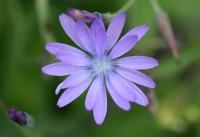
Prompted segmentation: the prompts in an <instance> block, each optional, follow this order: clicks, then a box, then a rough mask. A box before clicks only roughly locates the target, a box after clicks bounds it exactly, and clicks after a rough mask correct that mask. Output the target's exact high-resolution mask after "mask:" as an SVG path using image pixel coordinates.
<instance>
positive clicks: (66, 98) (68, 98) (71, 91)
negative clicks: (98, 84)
mask: <svg viewBox="0 0 200 137" xmlns="http://www.w3.org/2000/svg"><path fill="white" fill-rule="evenodd" d="M91 81H92V79H87V80H86V81H84V82H83V83H81V84H79V85H77V86H75V87H71V88H68V89H66V90H65V91H64V93H63V94H62V95H61V96H60V98H59V100H58V102H57V106H58V107H60V108H61V107H64V106H66V105H68V104H69V103H71V102H72V101H74V100H75V99H76V98H77V97H79V96H80V95H81V94H82V93H83V92H84V91H85V90H86V89H87V88H88V86H89V85H90V83H91Z"/></svg>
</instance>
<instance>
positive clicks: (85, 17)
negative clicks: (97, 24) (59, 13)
mask: <svg viewBox="0 0 200 137" xmlns="http://www.w3.org/2000/svg"><path fill="white" fill-rule="evenodd" d="M64 13H65V14H67V15H68V16H70V17H71V18H73V19H74V20H81V21H83V22H85V23H91V22H92V21H93V20H94V19H95V18H97V17H100V18H101V14H100V13H96V12H95V13H91V12H88V11H85V10H79V9H75V8H69V9H68V10H66V12H64Z"/></svg>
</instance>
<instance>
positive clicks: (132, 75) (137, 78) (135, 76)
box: [116, 68, 155, 88]
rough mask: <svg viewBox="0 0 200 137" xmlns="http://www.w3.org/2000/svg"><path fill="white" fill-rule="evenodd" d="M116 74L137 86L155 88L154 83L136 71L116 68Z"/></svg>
mask: <svg viewBox="0 0 200 137" xmlns="http://www.w3.org/2000/svg"><path fill="white" fill-rule="evenodd" d="M116 72H117V73H119V74H120V75H121V76H123V77H124V78H126V79H128V80H130V81H132V82H134V83H137V84H139V85H142V86H145V87H148V88H155V83H154V81H153V80H152V79H151V78H150V77H148V76H147V75H145V74H144V73H142V72H140V71H138V70H130V69H129V70H128V69H123V68H116Z"/></svg>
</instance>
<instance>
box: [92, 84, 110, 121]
mask: <svg viewBox="0 0 200 137" xmlns="http://www.w3.org/2000/svg"><path fill="white" fill-rule="evenodd" d="M106 113H107V95H106V89H105V85H103V90H100V92H98V95H97V100H96V103H95V106H94V108H93V116H94V119H95V122H96V123H97V125H101V124H102V123H103V121H104V119H105V117H106Z"/></svg>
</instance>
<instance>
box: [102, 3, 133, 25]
mask: <svg viewBox="0 0 200 137" xmlns="http://www.w3.org/2000/svg"><path fill="white" fill-rule="evenodd" d="M135 2H136V0H128V1H127V2H126V3H125V4H124V5H123V6H122V7H121V8H120V9H119V10H118V11H116V12H114V13H110V12H108V13H103V14H102V17H103V19H104V21H105V22H107V23H109V22H110V20H111V19H112V18H113V16H115V15H116V14H117V13H118V12H120V11H123V12H126V11H128V10H129V9H130V8H131V7H132V6H133V4H134V3H135Z"/></svg>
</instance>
